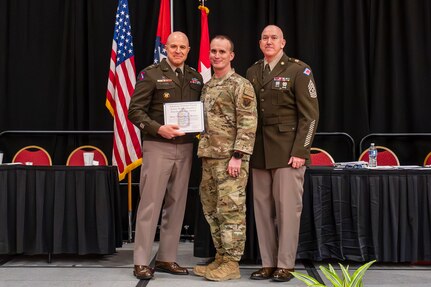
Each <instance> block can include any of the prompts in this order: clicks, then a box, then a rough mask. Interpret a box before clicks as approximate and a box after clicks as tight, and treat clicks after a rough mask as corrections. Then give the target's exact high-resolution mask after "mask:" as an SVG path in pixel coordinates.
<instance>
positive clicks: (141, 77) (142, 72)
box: [138, 71, 145, 81]
mask: <svg viewBox="0 0 431 287" xmlns="http://www.w3.org/2000/svg"><path fill="white" fill-rule="evenodd" d="M143 79H145V71H141V72H140V73H139V75H138V81H142V80H143Z"/></svg>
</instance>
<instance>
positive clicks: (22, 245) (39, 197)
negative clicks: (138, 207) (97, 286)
mask: <svg viewBox="0 0 431 287" xmlns="http://www.w3.org/2000/svg"><path fill="white" fill-rule="evenodd" d="M119 203H120V200H119V183H118V174H117V170H116V168H115V167H107V166H92V167H68V166H49V167H43V166H23V165H0V254H19V253H25V254H45V253H53V254H60V253H73V254H112V253H114V252H115V248H116V247H121V246H122V238H121V216H120V208H119Z"/></svg>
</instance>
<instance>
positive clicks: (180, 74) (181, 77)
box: [175, 68, 183, 85]
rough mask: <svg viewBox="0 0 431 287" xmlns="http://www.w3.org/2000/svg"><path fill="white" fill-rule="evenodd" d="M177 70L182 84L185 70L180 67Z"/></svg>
mask: <svg viewBox="0 0 431 287" xmlns="http://www.w3.org/2000/svg"><path fill="white" fill-rule="evenodd" d="M175 72H177V77H178V80H180V83H181V85H182V84H183V72H182V71H181V69H180V68H176V69H175Z"/></svg>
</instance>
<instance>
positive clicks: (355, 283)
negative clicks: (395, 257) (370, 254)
mask: <svg viewBox="0 0 431 287" xmlns="http://www.w3.org/2000/svg"><path fill="white" fill-rule="evenodd" d="M374 262H376V260H373V261H370V262H368V263H366V264H364V265H362V266H361V267H359V268H358V269H357V270H356V271H355V273H353V275H352V277H351V282H350V287H359V286H361V283H362V277H363V276H364V274H365V271H367V269H368V268H370V266H371V265H372V264H373V263H374Z"/></svg>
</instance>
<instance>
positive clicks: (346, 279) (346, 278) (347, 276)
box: [338, 263, 351, 286]
mask: <svg viewBox="0 0 431 287" xmlns="http://www.w3.org/2000/svg"><path fill="white" fill-rule="evenodd" d="M338 265H340V268H341V271H342V272H343V276H344V282H346V283H349V284H350V281H351V277H350V274H349V265H347V267H344V266H343V265H342V264H340V263H338ZM349 284H347V286H349Z"/></svg>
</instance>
